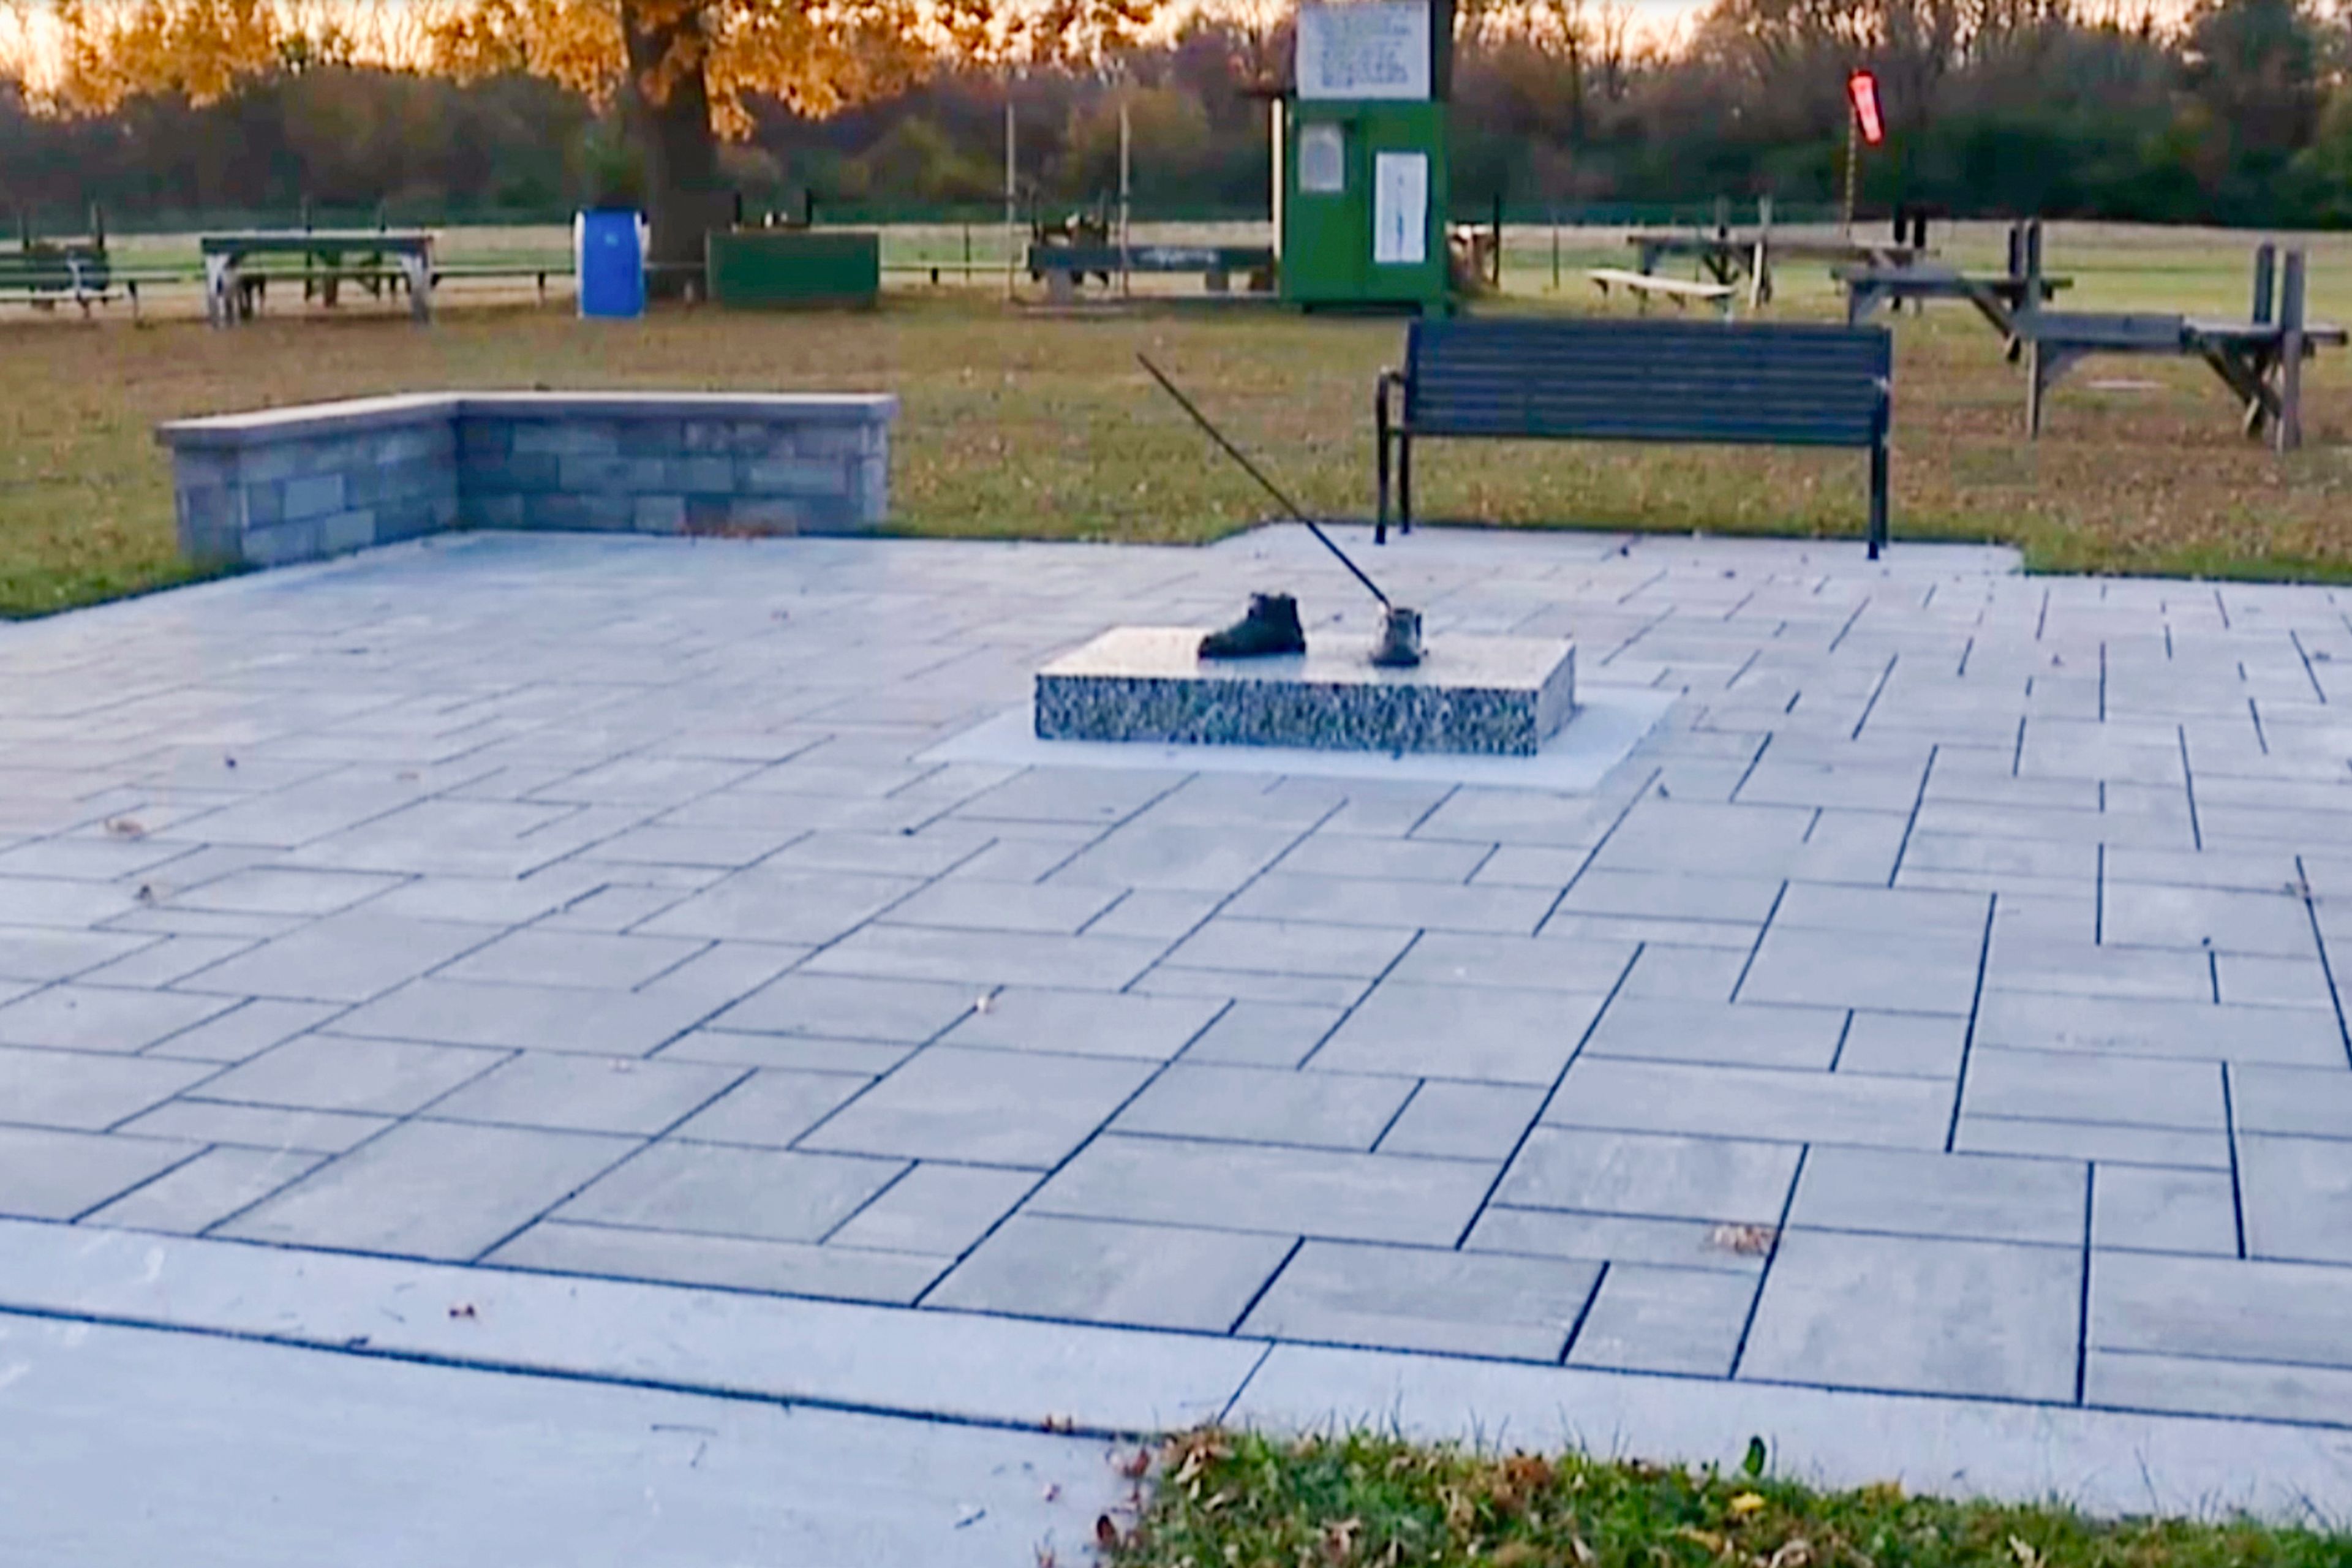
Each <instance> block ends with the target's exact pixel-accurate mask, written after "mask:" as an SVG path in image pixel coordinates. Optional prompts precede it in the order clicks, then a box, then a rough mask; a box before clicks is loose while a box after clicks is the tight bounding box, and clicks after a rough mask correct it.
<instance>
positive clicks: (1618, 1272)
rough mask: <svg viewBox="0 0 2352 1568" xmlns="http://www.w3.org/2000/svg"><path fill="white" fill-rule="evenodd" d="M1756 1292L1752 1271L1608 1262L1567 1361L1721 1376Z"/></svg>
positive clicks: (1627, 1369)
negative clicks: (1740, 1271) (1750, 1272)
mask: <svg viewBox="0 0 2352 1568" xmlns="http://www.w3.org/2000/svg"><path fill="white" fill-rule="evenodd" d="M1755 1300H1756V1281H1755V1279H1754V1278H1753V1277H1752V1276H1748V1275H1740V1274H1720V1273H1701V1272H1695V1271H1693V1270H1691V1269H1687V1268H1656V1267H1654V1266H1651V1265H1648V1264H1642V1263H1614V1262H1612V1263H1611V1264H1610V1265H1609V1272H1608V1273H1607V1274H1605V1275H1603V1276H1602V1277H1601V1289H1600V1292H1599V1293H1598V1294H1597V1295H1595V1296H1594V1297H1593V1299H1592V1306H1591V1310H1588V1311H1587V1312H1586V1314H1585V1318H1584V1326H1583V1327H1582V1328H1580V1329H1579V1330H1578V1331H1577V1332H1576V1342H1575V1343H1574V1344H1572V1345H1570V1347H1569V1352H1568V1364H1569V1365H1570V1366H1596V1367H1612V1368H1615V1369H1618V1370H1621V1371H1625V1372H1674V1373H1687V1374H1691V1375H1695V1376H1698V1377H1726V1376H1728V1375H1729V1374H1730V1372H1731V1362H1732V1358H1733V1357H1734V1356H1735V1355H1737V1354H1738V1351H1739V1337H1740V1335H1741V1334H1743V1333H1744V1332H1746V1331H1747V1328H1748V1310H1749V1308H1750V1307H1751V1306H1752V1305H1753V1304H1754V1302H1755Z"/></svg>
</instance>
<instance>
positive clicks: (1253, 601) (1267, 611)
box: [1201, 594, 1307, 658]
mask: <svg viewBox="0 0 2352 1568" xmlns="http://www.w3.org/2000/svg"><path fill="white" fill-rule="evenodd" d="M1306 651H1307V634H1306V633H1305V632H1304V631H1302V630H1300V629H1299V626H1298V601H1297V600H1296V599H1294V598H1292V597H1291V596H1290V595H1287V594H1252V595H1250V602H1249V613H1248V614H1246V615H1244V616H1242V618H1241V619H1240V620H1238V621H1235V622H1234V624H1233V625H1232V626H1226V627H1224V628H1223V630H1220V631H1213V632H1211V633H1210V634H1209V635H1208V636H1206V637H1202V639H1201V657H1202V658H1269V657H1271V656H1273V655H1276V654H1285V653H1305V652H1306Z"/></svg>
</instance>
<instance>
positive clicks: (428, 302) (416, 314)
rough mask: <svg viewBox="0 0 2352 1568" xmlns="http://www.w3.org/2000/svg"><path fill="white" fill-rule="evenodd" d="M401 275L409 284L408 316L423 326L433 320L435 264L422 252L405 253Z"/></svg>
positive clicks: (401, 261)
mask: <svg viewBox="0 0 2352 1568" xmlns="http://www.w3.org/2000/svg"><path fill="white" fill-rule="evenodd" d="M400 273H401V276H402V278H404V279H406V281H407V283H408V314H409V316H410V318H411V319H413V320H414V321H416V322H417V323H418V324H420V325H422V324H423V323H425V322H426V321H431V320H432V319H433V262H432V258H430V257H428V256H425V254H424V253H423V252H421V251H403V252H402V253H401V257H400Z"/></svg>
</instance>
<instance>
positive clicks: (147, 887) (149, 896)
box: [131, 882, 155, 904]
mask: <svg viewBox="0 0 2352 1568" xmlns="http://www.w3.org/2000/svg"><path fill="white" fill-rule="evenodd" d="M131 896H132V897H133V898H136V899H137V900H139V901H140V902H141V903H142V904H152V903H153V902H154V901H155V885H154V884H153V883H152V882H142V883H140V884H139V891H138V892H136V893H134V894H133V895H131Z"/></svg>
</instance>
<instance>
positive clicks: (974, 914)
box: [887, 881, 1120, 936]
mask: <svg viewBox="0 0 2352 1568" xmlns="http://www.w3.org/2000/svg"><path fill="white" fill-rule="evenodd" d="M1119 893H1120V890H1119V889H1117V888H1105V887H1100V886H1087V885H1084V884H1080V883H1075V882H1072V883H1054V884H1051V885H1042V886H1024V885H1022V884H1018V883H1014V884H1010V885H1008V884H1005V883H1002V882H956V881H942V882H934V883H933V884H931V885H930V886H929V887H928V888H925V889H922V890H921V891H920V892H918V893H915V894H914V895H912V896H911V897H909V898H907V899H904V900H900V901H899V902H898V903H897V904H894V905H893V906H891V909H890V911H889V914H888V916H887V919H888V920H889V921H890V923H892V924H893V925H917V926H945V927H948V928H950V929H953V930H962V931H1051V932H1059V933H1060V934H1062V935H1065V936H1074V935H1076V933H1077V932H1078V931H1081V930H1084V929H1085V928H1086V927H1087V925H1089V924H1090V923H1092V921H1094V918H1095V917H1096V916H1097V915H1099V914H1101V913H1102V912H1103V911H1104V910H1108V908H1110V906H1111V905H1112V904H1113V903H1114V902H1116V901H1117V900H1118V898H1119Z"/></svg>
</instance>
